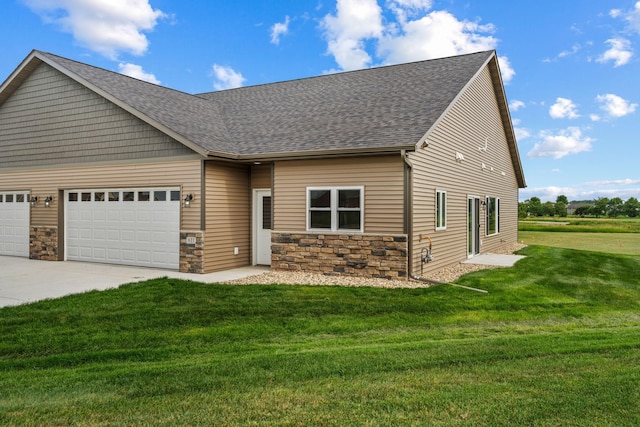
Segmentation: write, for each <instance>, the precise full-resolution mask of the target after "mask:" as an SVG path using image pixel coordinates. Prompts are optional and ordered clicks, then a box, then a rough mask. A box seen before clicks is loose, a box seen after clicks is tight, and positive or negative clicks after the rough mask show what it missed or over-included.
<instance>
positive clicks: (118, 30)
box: [24, 0, 166, 59]
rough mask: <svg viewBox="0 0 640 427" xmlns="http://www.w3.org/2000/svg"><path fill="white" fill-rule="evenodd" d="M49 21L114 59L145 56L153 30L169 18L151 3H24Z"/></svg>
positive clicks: (126, 0)
mask: <svg viewBox="0 0 640 427" xmlns="http://www.w3.org/2000/svg"><path fill="white" fill-rule="evenodd" d="M24 1H25V3H26V4H27V6H28V7H29V8H30V9H31V10H33V11H34V12H36V13H38V14H39V15H40V16H41V17H42V18H43V19H44V20H45V21H46V22H50V23H54V24H57V25H59V26H60V27H61V28H62V30H63V31H65V32H68V33H71V34H72V35H73V38H74V39H75V40H76V42H78V43H79V44H81V45H83V46H85V47H87V48H89V49H91V50H93V51H95V52H99V53H100V54H102V55H104V56H106V57H108V58H110V59H116V58H117V56H118V53H119V52H129V53H132V54H134V55H142V54H144V53H145V52H146V51H147V48H148V46H149V40H147V37H146V36H145V35H144V34H143V32H148V31H151V30H153V28H154V27H155V26H156V24H157V23H158V20H159V19H162V18H164V17H166V15H165V14H164V13H163V12H162V11H160V10H158V9H153V8H152V7H151V5H150V4H149V0H108V1H107V0H91V1H87V0H24Z"/></svg>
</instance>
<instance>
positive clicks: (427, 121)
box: [37, 51, 494, 158]
mask: <svg viewBox="0 0 640 427" xmlns="http://www.w3.org/2000/svg"><path fill="white" fill-rule="evenodd" d="M37 53H38V54H39V55H42V57H44V58H46V59H47V60H48V61H51V62H53V63H55V64H57V65H58V66H60V67H62V68H64V69H66V70H68V71H69V72H71V73H73V74H75V75H76V76H78V77H80V78H81V79H84V80H85V81H86V82H88V83H90V84H91V85H94V86H95V87H97V88H99V89H100V90H102V91H104V92H105V93H107V94H109V95H110V96H112V97H114V98H116V99H118V100H120V101H121V102H122V103H124V104H126V105H127V106H129V107H130V108H132V109H134V110H135V111H137V112H139V113H141V114H142V115H144V116H146V117H148V118H150V119H151V120H153V121H155V122H156V123H157V124H159V125H161V126H165V127H166V128H168V129H170V130H171V131H173V132H175V133H176V134H177V135H180V136H182V137H183V138H184V139H185V140H187V141H189V142H191V143H193V144H195V145H196V146H197V147H201V148H202V149H203V150H204V151H205V152H207V153H209V154H213V155H225V156H228V157H231V158H250V157H259V156H261V155H264V156H267V155H275V154H283V155H285V154H287V153H290V154H291V153H295V154H304V153H319V152H332V151H339V152H345V151H349V150H353V151H362V150H367V149H370V150H380V149H401V148H410V147H412V146H413V145H415V144H416V143H417V142H418V141H419V140H420V138H422V137H423V136H424V134H425V133H426V132H427V131H428V130H429V129H430V128H431V126H432V125H433V124H434V123H435V122H436V120H437V119H438V118H439V117H440V116H441V115H442V113H443V112H444V111H445V110H446V109H447V107H448V106H449V105H450V104H451V103H452V102H453V100H454V99H455V97H456V96H457V95H458V94H459V93H460V91H461V90H462V89H463V88H464V87H465V85H466V84H467V83H468V82H469V81H470V80H471V78H472V77H473V76H474V75H475V74H476V73H477V72H478V71H479V70H480V68H481V67H482V66H483V65H484V64H485V63H486V62H487V60H488V59H489V58H490V57H491V56H492V55H493V53H494V52H493V51H486V52H479V53H473V54H468V55H460V56H454V57H449V58H442V59H434V60H428V61H420V62H413V63H408V64H401V65H392V66H385V67H379V68H370V69H366V70H360V71H351V72H345V73H338V74H330V75H324V76H319V77H312V78H306V79H300V80H292V81H286V82H281V83H272V84H264V85H258V86H249V87H243V88H238V89H232V90H225V91H218V92H209V93H203V94H198V95H190V94H187V93H184V92H180V91H176V90H172V89H168V88H165V87H162V86H158V85H154V84H151V83H146V82H143V81H141V80H137V79H134V78H131V77H127V76H124V75H121V74H118V73H115V72H111V71H107V70H104V69H101V68H97V67H93V66H90V65H87V64H83V63H80V62H76V61H73V60H70V59H66V58H62V57H60V56H57V55H53V54H51V53H45V52H37Z"/></svg>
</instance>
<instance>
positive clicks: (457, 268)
mask: <svg viewBox="0 0 640 427" xmlns="http://www.w3.org/2000/svg"><path fill="white" fill-rule="evenodd" d="M525 246H526V245H523V244H520V243H514V244H512V245H508V246H505V247H503V248H501V249H500V250H496V251H494V252H493V253H496V254H512V253H513V252H514V251H517V250H519V249H522V248H524V247H525ZM490 268H500V267H496V266H491V265H478V264H462V263H458V264H453V265H451V266H449V267H446V268H443V269H441V270H438V271H435V272H433V273H429V274H426V275H425V278H427V279H429V280H433V281H436V282H443V283H450V282H453V281H455V280H456V279H457V278H458V277H460V276H462V275H464V274H467V273H471V272H473V271H478V270H486V269H490ZM223 283H225V284H230V285H275V284H280V285H317V286H371V287H376V288H427V287H429V286H433V283H428V282H422V281H418V280H387V279H368V278H363V277H348V276H325V275H323V274H316V273H305V272H291V271H269V272H267V273H262V274H257V275H255V276H249V277H245V278H243V279H237V280H230V281H227V282H223Z"/></svg>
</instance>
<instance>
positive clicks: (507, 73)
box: [498, 56, 516, 84]
mask: <svg viewBox="0 0 640 427" xmlns="http://www.w3.org/2000/svg"><path fill="white" fill-rule="evenodd" d="M498 62H499V63H500V74H502V81H503V82H504V83H505V84H509V82H510V81H511V79H512V78H513V76H515V75H516V71H515V70H514V69H513V67H512V66H511V62H509V58H507V57H506V56H498Z"/></svg>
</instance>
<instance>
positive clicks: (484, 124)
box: [409, 68, 518, 274]
mask: <svg viewBox="0 0 640 427" xmlns="http://www.w3.org/2000/svg"><path fill="white" fill-rule="evenodd" d="M485 139H487V141H488V147H487V150H486V152H485V151H481V150H480V149H479V148H480V147H484V144H485ZM428 142H429V146H428V147H426V148H420V149H419V150H418V151H417V152H415V153H410V155H409V158H410V160H411V162H412V164H413V170H412V193H413V214H412V217H413V219H412V225H413V227H412V231H413V248H412V262H413V264H412V265H413V273H414V274H419V273H420V250H421V249H422V248H423V247H426V246H427V245H428V240H427V239H426V238H425V236H428V237H431V238H432V239H433V255H434V256H435V260H434V261H433V262H431V263H429V264H427V265H426V266H424V268H425V272H426V271H432V270H436V269H438V268H441V267H444V266H446V265H448V264H452V263H455V262H458V261H462V260H464V259H466V257H467V197H468V196H478V197H480V199H481V200H484V199H485V197H486V196H492V197H498V198H500V217H501V218H500V233H499V234H497V235H495V236H485V218H484V216H485V210H484V209H482V208H481V210H480V216H481V218H480V225H481V233H480V239H481V247H480V251H481V252H482V253H484V252H490V251H491V250H492V249H493V248H496V247H498V246H500V245H502V244H504V243H505V242H515V241H517V229H518V223H517V209H518V184H517V180H516V176H515V172H514V168H513V164H512V161H511V156H510V153H509V148H508V145H507V140H506V135H505V133H504V128H503V125H502V122H501V118H500V111H499V109H498V103H497V101H496V96H495V93H494V89H493V86H492V83H491V77H490V74H489V70H488V69H487V68H485V69H484V70H483V71H482V72H481V73H480V74H479V75H478V76H477V78H476V79H475V80H474V81H473V82H472V84H471V85H470V86H469V87H468V88H467V89H466V91H465V92H464V93H463V94H462V96H461V97H460V98H459V99H458V100H457V102H456V103H455V104H454V106H453V107H452V108H451V109H450V110H449V112H448V113H447V114H446V116H445V117H444V118H443V119H442V120H441V121H440V122H439V123H438V124H437V125H436V127H435V128H434V129H433V131H432V132H431V133H430V135H429V137H428ZM456 153H461V154H462V155H463V156H464V160H463V161H462V162H457V161H456ZM483 163H484V164H485V166H486V169H482V164H483ZM492 168H493V170H492ZM503 173H504V175H503ZM436 190H444V191H446V192H447V228H446V230H438V231H436V230H435V221H436V219H435V206H436V202H435V196H436ZM421 238H422V239H421Z"/></svg>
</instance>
